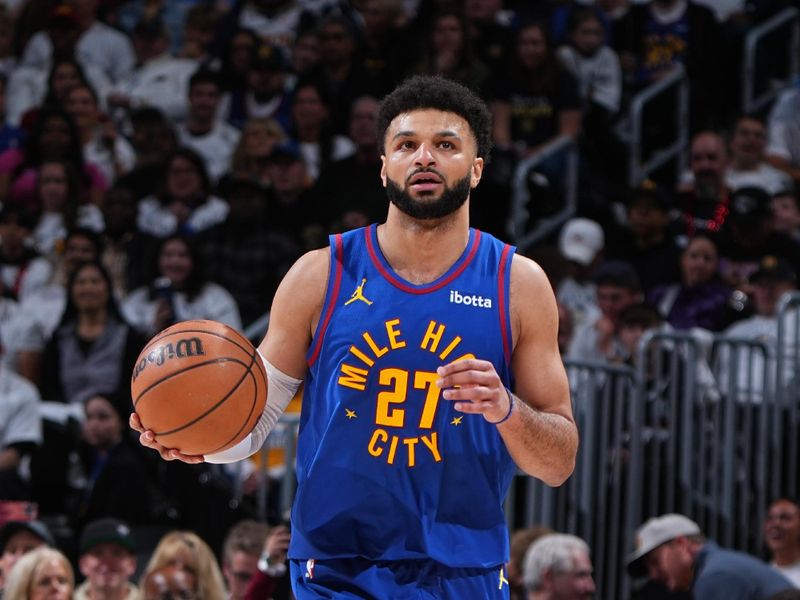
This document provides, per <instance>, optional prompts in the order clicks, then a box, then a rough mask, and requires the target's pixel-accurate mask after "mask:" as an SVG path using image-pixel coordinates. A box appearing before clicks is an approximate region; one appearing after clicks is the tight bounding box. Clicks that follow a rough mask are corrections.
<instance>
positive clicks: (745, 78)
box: [742, 7, 800, 114]
mask: <svg viewBox="0 0 800 600" xmlns="http://www.w3.org/2000/svg"><path fill="white" fill-rule="evenodd" d="M784 29H789V36H788V37H789V39H788V43H787V44H786V54H785V55H784V56H783V57H781V58H782V59H783V60H777V61H776V60H771V61H769V65H770V66H771V67H772V66H774V65H775V64H783V63H785V64H786V65H787V66H788V69H787V72H786V73H785V74H784V77H783V78H782V79H776V78H774V77H771V78H769V81H768V85H767V86H766V89H765V90H763V91H761V92H760V93H759V92H757V91H756V82H757V81H758V79H759V75H762V76H763V75H764V74H763V73H759V72H758V71H759V70H758V68H757V63H758V60H757V56H758V50H759V48H760V47H761V46H762V45H763V42H764V41H765V40H767V39H770V38H772V39H776V38H777V37H778V36H782V35H784ZM798 75H800V12H798V11H797V9H796V8H792V7H789V8H785V9H784V10H782V11H781V12H780V13H778V14H777V15H775V16H773V17H772V18H770V19H768V20H766V21H764V22H763V23H761V24H760V25H758V26H756V27H753V28H752V29H751V30H749V31H748V32H747V36H746V37H745V40H744V60H743V62H742V111H743V112H744V113H745V114H752V113H756V112H758V111H760V110H761V109H763V108H764V107H766V106H767V105H768V104H769V103H770V102H772V101H773V100H774V99H775V97H776V96H777V95H778V94H779V93H780V92H781V91H782V90H783V89H785V88H786V87H788V86H790V85H791V84H792V82H794V81H795V80H796V79H797V77H798Z"/></svg>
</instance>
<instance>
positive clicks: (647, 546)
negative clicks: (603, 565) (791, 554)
mask: <svg viewBox="0 0 800 600" xmlns="http://www.w3.org/2000/svg"><path fill="white" fill-rule="evenodd" d="M628 573H629V574H630V575H632V576H640V575H644V574H647V575H648V576H649V577H650V579H652V580H655V581H658V582H660V583H662V584H664V585H665V586H666V587H667V588H668V589H670V590H671V591H679V590H692V592H693V594H694V597H695V598H698V599H699V598H702V599H703V600H767V599H768V598H770V597H771V596H772V595H774V594H777V593H778V592H780V591H783V590H786V589H789V588H791V584H790V583H789V580H788V579H786V578H785V577H784V576H783V575H781V574H780V573H776V572H775V570H774V569H772V568H770V567H769V566H768V565H766V564H765V563H763V562H762V561H760V560H758V559H756V558H754V557H752V556H750V555H748V554H745V553H743V552H735V551H732V550H724V549H722V548H720V547H719V546H717V544H715V543H714V542H712V541H709V540H707V539H706V538H705V537H704V536H703V534H702V532H701V531H700V527H699V526H698V525H697V523H695V522H694V521H692V520H691V519H689V518H687V517H685V516H683V515H679V514H666V515H662V516H660V517H655V518H652V519H650V520H648V521H647V522H646V523H645V524H644V525H642V526H641V527H640V528H639V529H638V530H637V531H636V550H635V551H634V552H633V554H631V555H630V557H629V559H628Z"/></svg>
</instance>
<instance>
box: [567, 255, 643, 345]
mask: <svg viewBox="0 0 800 600" xmlns="http://www.w3.org/2000/svg"><path fill="white" fill-rule="evenodd" d="M594 282H595V285H596V286H597V307H598V308H599V311H597V312H595V313H594V314H593V316H592V317H591V318H589V319H587V320H586V321H585V322H584V323H583V324H582V325H581V326H580V327H577V328H576V329H575V333H574V335H573V338H572V343H571V344H570V348H569V357H570V358H573V359H576V360H601V361H602V360H614V359H616V358H618V357H620V356H624V354H625V352H624V350H623V348H622V346H621V344H620V342H619V340H618V339H617V324H618V323H617V322H618V319H619V315H620V313H621V312H622V311H623V310H624V309H625V308H627V307H628V306H631V305H632V304H635V303H636V302H639V301H641V297H642V293H641V286H640V285H639V277H638V276H637V275H636V271H635V270H634V268H633V267H632V266H631V265H630V263H627V262H625V261H621V260H610V261H607V262H605V263H603V264H601V265H600V266H599V267H598V268H597V271H596V272H595V275H594Z"/></svg>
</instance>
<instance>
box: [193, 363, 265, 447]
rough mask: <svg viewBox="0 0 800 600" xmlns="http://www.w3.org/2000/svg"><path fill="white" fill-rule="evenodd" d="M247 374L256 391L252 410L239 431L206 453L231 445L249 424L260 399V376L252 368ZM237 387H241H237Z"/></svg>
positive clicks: (251, 404) (251, 406)
mask: <svg viewBox="0 0 800 600" xmlns="http://www.w3.org/2000/svg"><path fill="white" fill-rule="evenodd" d="M247 374H248V375H250V377H252V378H253V387H254V388H255V392H254V394H253V401H252V402H251V403H250V411H249V412H248V413H247V418H246V419H245V420H244V422H243V423H242V426H241V427H239V431H237V432H236V433H234V434H233V435H232V436H231V438H230V439H229V440H228V441H227V442H225V443H224V444H222V445H221V446H218V447H217V448H214V449H213V450H211V451H209V452H206V453H205V454H216V453H217V452H219V451H220V450H222V449H223V448H225V447H227V446H229V445H230V444H231V442H233V441H234V440H235V439H236V438H238V437H239V435H241V433H242V430H243V429H244V428H245V425H247V423H248V422H249V421H250V417H252V416H253V409H254V408H255V407H256V401H257V400H258V378H257V377H256V376H255V375H254V374H253V371H252V370H251V369H248V371H247ZM239 385H241V384H239ZM236 389H239V388H238V387H237V388H236Z"/></svg>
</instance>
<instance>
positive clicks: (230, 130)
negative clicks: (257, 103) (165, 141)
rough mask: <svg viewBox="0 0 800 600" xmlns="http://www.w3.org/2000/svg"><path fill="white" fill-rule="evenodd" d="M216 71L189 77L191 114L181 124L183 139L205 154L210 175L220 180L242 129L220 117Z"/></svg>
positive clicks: (184, 142)
mask: <svg viewBox="0 0 800 600" xmlns="http://www.w3.org/2000/svg"><path fill="white" fill-rule="evenodd" d="M220 94H221V91H220V83H219V79H218V77H217V75H216V74H215V73H212V72H211V71H207V70H203V69H201V70H199V71H197V72H196V73H195V74H194V75H192V77H191V78H190V79H189V118H188V119H187V120H186V123H184V124H183V125H181V126H180V127H178V138H179V140H180V142H181V143H182V144H183V145H184V146H187V147H188V148H191V149H192V150H194V151H195V152H197V153H198V154H199V155H200V156H202V157H203V161H204V162H205V164H206V170H207V171H208V176H209V177H210V178H211V179H212V180H213V181H217V180H218V179H219V178H220V177H221V176H222V175H223V174H225V173H227V172H228V169H229V168H230V163H231V156H232V155H233V150H234V148H236V144H237V143H238V142H239V131H238V130H237V129H236V128H235V127H233V126H232V125H229V124H228V123H226V122H225V121H223V120H221V119H218V118H217V108H218V106H219V102H220Z"/></svg>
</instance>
